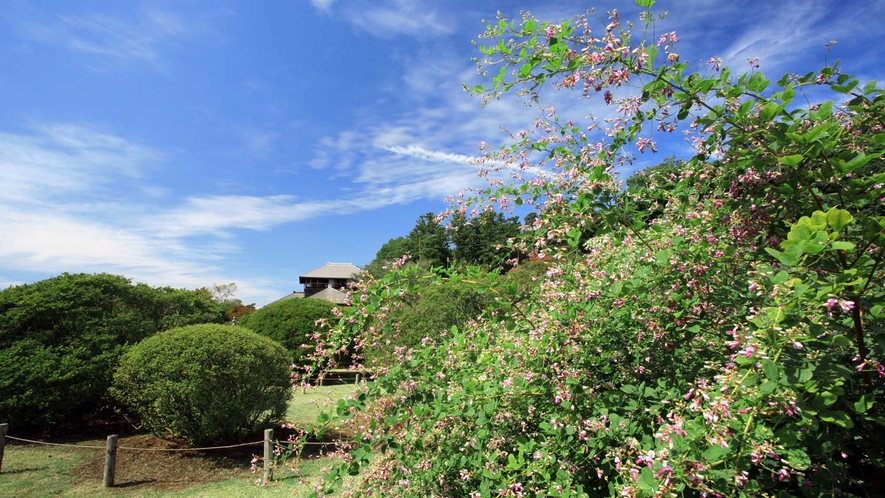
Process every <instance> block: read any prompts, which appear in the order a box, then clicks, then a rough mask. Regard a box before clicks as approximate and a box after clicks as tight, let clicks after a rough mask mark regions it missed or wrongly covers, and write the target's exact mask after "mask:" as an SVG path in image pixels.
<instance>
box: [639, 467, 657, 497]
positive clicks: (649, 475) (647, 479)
mask: <svg viewBox="0 0 885 498" xmlns="http://www.w3.org/2000/svg"><path fill="white" fill-rule="evenodd" d="M638 484H639V488H640V489H642V490H643V491H648V492H654V491H655V490H657V489H658V481H657V480H656V479H655V475H654V472H652V470H651V469H650V468H648V467H643V468H642V470H640V471H639V481H638Z"/></svg>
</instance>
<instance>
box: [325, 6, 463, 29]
mask: <svg viewBox="0 0 885 498" xmlns="http://www.w3.org/2000/svg"><path fill="white" fill-rule="evenodd" d="M314 5H316V4H314ZM437 6H438V4H433V3H431V2H426V1H412V0H372V1H370V2H348V3H347V6H346V7H345V6H343V5H342V6H341V8H342V11H343V15H344V18H345V19H346V20H347V21H349V22H350V23H351V24H353V25H354V26H355V27H356V28H357V29H360V30H363V31H367V32H368V33H371V34H372V35H374V36H377V37H380V38H391V37H394V36H399V35H405V36H412V37H416V38H430V37H435V36H441V35H447V34H451V33H454V32H455V30H456V27H457V26H456V19H457V18H456V16H454V15H452V14H451V13H450V12H448V11H445V10H442V11H441V10H440V9H439V8H437Z"/></svg>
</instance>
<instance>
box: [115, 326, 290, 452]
mask: <svg viewBox="0 0 885 498" xmlns="http://www.w3.org/2000/svg"><path fill="white" fill-rule="evenodd" d="M288 356H289V354H288V352H287V351H286V349H285V348H284V347H282V346H281V345H279V344H278V343H276V342H274V341H273V340H271V339H269V338H267V337H262V336H260V335H258V334H256V333H254V332H252V331H251V330H248V329H245V328H243V327H232V326H229V325H218V324H205V325H192V326H189V327H181V328H176V329H172V330H168V331H166V332H161V333H159V334H157V335H154V336H152V337H149V338H147V339H145V340H144V341H142V342H140V343H139V344H136V345H135V346H133V347H132V348H131V349H130V350H129V351H128V352H127V353H126V354H125V355H123V357H122V358H121V360H120V364H119V366H118V367H117V371H116V372H115V373H114V381H113V385H112V387H111V395H112V396H113V397H114V398H116V399H117V400H118V401H120V402H121V403H122V404H123V405H125V406H126V407H128V408H129V409H130V410H132V411H133V412H134V413H135V414H136V415H137V416H138V417H139V418H140V420H141V423H142V425H143V426H144V427H145V428H146V429H148V430H150V431H151V432H152V433H154V434H156V435H158V436H161V437H184V438H186V439H188V440H189V441H190V442H191V443H193V444H199V443H205V442H210V441H213V442H215V441H230V440H238V439H241V438H243V437H245V436H247V435H250V434H254V433H257V432H258V431H260V430H261V429H263V428H266V427H267V426H268V425H269V424H272V423H273V422H276V421H278V420H280V419H281V418H282V416H283V415H284V414H285V412H286V407H287V404H288V401H289V397H290V395H291V393H292V389H291V387H290V384H289V366H288V364H287V359H288Z"/></svg>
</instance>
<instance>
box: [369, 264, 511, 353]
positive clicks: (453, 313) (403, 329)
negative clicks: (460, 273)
mask: <svg viewBox="0 0 885 498" xmlns="http://www.w3.org/2000/svg"><path fill="white" fill-rule="evenodd" d="M493 300H494V296H493V295H492V294H490V293H486V292H484V287H483V286H480V285H475V284H474V283H472V282H465V281H451V280H443V281H440V282H434V283H433V284H430V285H427V286H425V287H423V288H421V289H420V291H418V293H416V294H415V295H414V296H413V297H412V299H410V300H409V304H408V305H406V306H403V307H402V308H400V309H398V310H396V311H394V312H393V314H392V317H391V319H392V320H393V321H395V322H396V323H397V327H396V328H395V329H394V330H392V331H390V332H389V333H388V334H386V335H384V336H383V337H381V338H379V339H378V340H377V341H376V342H374V343H373V344H371V345H368V347H366V348H364V351H363V352H362V356H363V358H364V359H365V362H366V364H367V365H368V366H370V367H380V366H389V365H392V364H395V363H397V362H399V361H400V360H399V359H398V358H397V355H396V350H397V348H400V349H402V348H415V347H419V346H420V345H421V343H422V340H423V339H424V338H425V337H428V338H430V339H434V340H439V339H440V337H442V336H443V335H444V334H445V333H446V332H448V331H449V330H450V329H451V328H452V327H453V326H455V327H459V328H460V327H463V326H464V325H465V324H466V323H467V322H468V321H470V320H472V319H474V318H477V317H478V316H480V315H481V314H482V312H483V310H484V309H485V308H486V307H487V306H489V305H490V304H491V303H492V302H493Z"/></svg>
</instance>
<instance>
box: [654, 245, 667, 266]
mask: <svg viewBox="0 0 885 498" xmlns="http://www.w3.org/2000/svg"><path fill="white" fill-rule="evenodd" d="M655 263H657V265H658V266H669V265H670V251H668V250H666V249H662V250H660V251H658V252H657V254H655Z"/></svg>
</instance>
